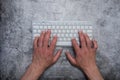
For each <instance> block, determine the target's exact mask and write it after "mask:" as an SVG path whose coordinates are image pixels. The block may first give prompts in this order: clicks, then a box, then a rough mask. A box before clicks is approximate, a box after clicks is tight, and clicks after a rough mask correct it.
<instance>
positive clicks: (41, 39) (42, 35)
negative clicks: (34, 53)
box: [38, 31, 45, 47]
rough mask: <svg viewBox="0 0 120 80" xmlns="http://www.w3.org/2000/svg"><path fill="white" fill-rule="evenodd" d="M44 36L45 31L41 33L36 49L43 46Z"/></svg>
mask: <svg viewBox="0 0 120 80" xmlns="http://www.w3.org/2000/svg"><path fill="white" fill-rule="evenodd" d="M44 36H45V31H42V33H41V34H40V37H39V40H38V47H42V46H43V39H44Z"/></svg>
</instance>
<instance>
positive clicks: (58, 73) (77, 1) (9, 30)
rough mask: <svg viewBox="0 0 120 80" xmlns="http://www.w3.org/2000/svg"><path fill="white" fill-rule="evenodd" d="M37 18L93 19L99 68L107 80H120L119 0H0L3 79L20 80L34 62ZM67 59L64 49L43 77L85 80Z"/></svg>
mask: <svg viewBox="0 0 120 80" xmlns="http://www.w3.org/2000/svg"><path fill="white" fill-rule="evenodd" d="M36 20H37V21H38V20H53V21H66V20H67V21H77V20H81V21H83V20H87V21H91V22H92V23H93V26H94V38H95V39H97V41H98V44H99V48H98V51H97V64H98V66H99V69H100V71H101V73H102V75H103V76H104V78H105V80H120V38H119V37H120V0H0V80H19V79H20V77H21V75H23V73H24V72H25V70H26V68H27V67H28V65H29V64H30V63H31V60H32V50H33V49H32V26H31V23H32V21H36ZM65 61H66V58H65V57H64V52H63V54H62V56H61V58H60V59H59V61H58V62H57V63H56V64H55V65H54V66H53V67H51V68H50V69H49V70H48V71H46V72H45V74H44V75H43V77H42V78H41V80H86V79H85V76H84V75H83V74H82V73H81V71H80V70H77V69H76V68H74V67H72V66H71V65H70V64H69V63H67V62H65ZM59 65H61V67H59V68H58V67H57V66H59ZM78 73H79V74H78ZM50 75H51V76H50ZM48 76H49V77H48Z"/></svg>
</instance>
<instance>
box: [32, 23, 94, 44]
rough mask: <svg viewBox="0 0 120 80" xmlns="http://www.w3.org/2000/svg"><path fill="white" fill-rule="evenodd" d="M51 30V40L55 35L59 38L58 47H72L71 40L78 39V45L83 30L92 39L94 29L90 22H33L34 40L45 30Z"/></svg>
mask: <svg viewBox="0 0 120 80" xmlns="http://www.w3.org/2000/svg"><path fill="white" fill-rule="evenodd" d="M47 29H50V30H51V37H50V40H51V39H52V38H53V36H54V35H57V36H58V40H57V43H56V46H72V43H71V39H72V38H73V37H74V38H76V40H77V42H78V44H80V43H79V36H78V31H80V30H82V31H83V32H85V33H87V34H88V36H89V37H90V39H92V36H93V35H92V32H93V27H92V25H91V23H90V22H88V21H41V22H32V31H33V39H34V38H35V36H39V35H40V33H41V31H43V30H47Z"/></svg>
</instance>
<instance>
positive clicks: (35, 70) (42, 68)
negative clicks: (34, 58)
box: [30, 63, 45, 73]
mask: <svg viewBox="0 0 120 80" xmlns="http://www.w3.org/2000/svg"><path fill="white" fill-rule="evenodd" d="M30 68H31V69H32V70H33V72H35V73H40V72H44V71H45V68H44V67H43V66H37V65H35V64H34V63H31V64H30Z"/></svg>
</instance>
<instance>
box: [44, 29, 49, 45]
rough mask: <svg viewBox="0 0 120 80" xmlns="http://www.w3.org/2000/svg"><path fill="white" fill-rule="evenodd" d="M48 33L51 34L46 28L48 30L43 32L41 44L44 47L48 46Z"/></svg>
mask: <svg viewBox="0 0 120 80" xmlns="http://www.w3.org/2000/svg"><path fill="white" fill-rule="evenodd" d="M50 34H51V31H50V30H48V31H47V32H46V34H45V38H44V42H43V46H44V47H48V43H49V38H50Z"/></svg>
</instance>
